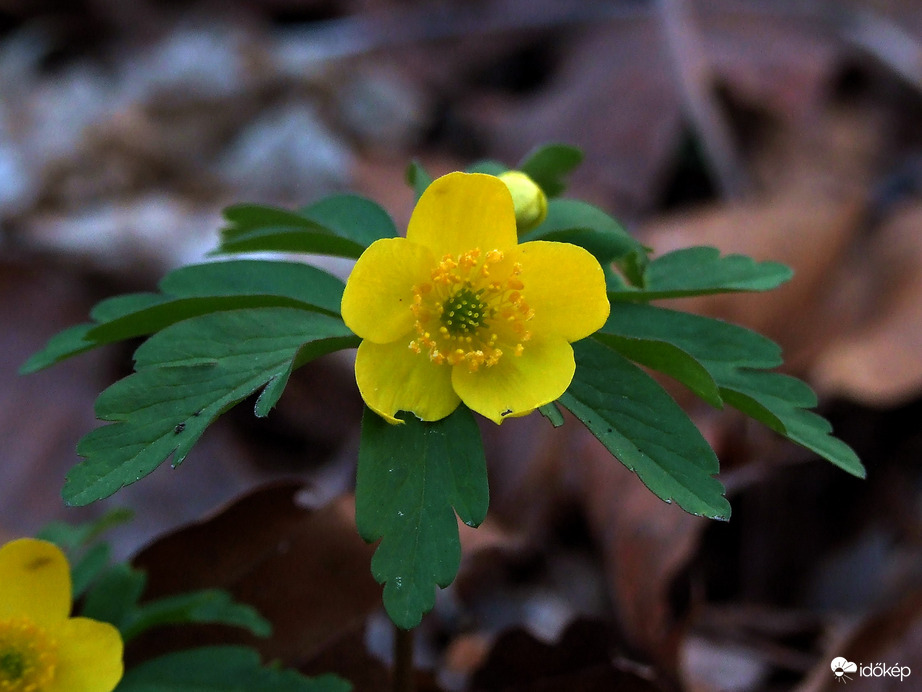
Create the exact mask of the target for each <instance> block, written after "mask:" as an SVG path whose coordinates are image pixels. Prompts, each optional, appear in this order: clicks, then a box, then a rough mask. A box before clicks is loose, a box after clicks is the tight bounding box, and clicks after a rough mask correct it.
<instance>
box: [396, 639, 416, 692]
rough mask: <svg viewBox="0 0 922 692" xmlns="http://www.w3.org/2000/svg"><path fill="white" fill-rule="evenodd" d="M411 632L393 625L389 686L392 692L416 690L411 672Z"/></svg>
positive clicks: (414, 679)
mask: <svg viewBox="0 0 922 692" xmlns="http://www.w3.org/2000/svg"><path fill="white" fill-rule="evenodd" d="M413 632H414V631H413V630H404V629H401V628H399V627H397V626H396V625H394V669H393V678H392V686H391V689H392V690H393V692H416V678H415V676H414V674H413Z"/></svg>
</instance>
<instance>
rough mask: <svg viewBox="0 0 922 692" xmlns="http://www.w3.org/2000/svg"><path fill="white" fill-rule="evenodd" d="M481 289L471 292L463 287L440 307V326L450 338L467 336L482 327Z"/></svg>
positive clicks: (485, 313)
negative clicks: (441, 325) (442, 326)
mask: <svg viewBox="0 0 922 692" xmlns="http://www.w3.org/2000/svg"><path fill="white" fill-rule="evenodd" d="M481 294H483V289H481V290H479V291H476V292H474V291H472V290H471V289H470V287H467V286H466V287H464V288H461V289H460V290H458V291H456V292H455V293H454V294H453V295H452V296H451V297H450V298H449V299H448V300H446V301H445V304H444V305H443V306H442V316H441V319H442V324H443V325H444V326H445V328H446V329H447V330H448V333H449V334H451V335H452V336H469V335H471V334H473V333H474V332H476V331H477V330H478V329H480V328H481V327H483V326H484V323H485V321H486V318H487V306H486V303H484V302H483V300H481V298H480V296H481Z"/></svg>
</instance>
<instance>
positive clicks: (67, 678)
mask: <svg viewBox="0 0 922 692" xmlns="http://www.w3.org/2000/svg"><path fill="white" fill-rule="evenodd" d="M54 635H55V638H56V639H57V642H58V651H57V667H56V669H55V676H54V681H53V682H52V683H51V685H50V686H48V687H47V689H46V691H45V692H111V691H112V690H113V689H115V686H116V685H117V684H118V681H119V680H120V679H121V677H122V672H123V670H124V668H123V664H122V648H123V645H122V638H121V636H120V635H119V633H118V630H117V629H115V628H114V627H113V626H112V625H110V624H109V623H106V622H97V621H96V620H90V619H89V618H72V619H70V620H67V621H66V622H64V623H62V624H61V626H60V627H58V628H56V629H55V631H54Z"/></svg>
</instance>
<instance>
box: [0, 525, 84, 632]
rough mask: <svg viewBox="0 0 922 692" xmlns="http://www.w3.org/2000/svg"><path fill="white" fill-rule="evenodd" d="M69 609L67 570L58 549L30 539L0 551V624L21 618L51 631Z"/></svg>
mask: <svg viewBox="0 0 922 692" xmlns="http://www.w3.org/2000/svg"><path fill="white" fill-rule="evenodd" d="M70 606H71V585H70V567H69V566H68V564H67V558H65V557H64V553H62V552H61V550H60V548H58V547H57V546H56V545H54V544H53V543H49V542H47V541H40V540H36V539H34V538H21V539H19V540H15V541H11V542H9V543H7V544H6V545H4V546H3V547H0V620H5V619H7V618H11V617H13V616H18V615H22V616H26V617H28V618H29V619H30V620H31V621H32V622H34V623H35V624H37V625H39V626H42V627H49V626H52V627H53V626H55V625H56V624H57V623H59V622H62V621H64V620H65V619H67V616H68V615H70Z"/></svg>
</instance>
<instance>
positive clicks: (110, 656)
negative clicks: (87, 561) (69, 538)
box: [0, 538, 123, 692]
mask: <svg viewBox="0 0 922 692" xmlns="http://www.w3.org/2000/svg"><path fill="white" fill-rule="evenodd" d="M70 609H71V581H70V568H69V567H68V564H67V558H65V557H64V553H62V552H61V551H60V549H58V548H57V547H56V546H55V545H53V544H51V543H47V542H45V541H39V540H35V539H32V538H22V539H19V540H16V541H12V542H10V543H7V544H6V545H4V546H2V547H0V692H110V691H111V690H113V689H114V688H115V686H116V685H117V684H118V681H119V680H120V679H121V677H122V670H123V668H122V638H121V636H120V635H119V633H118V630H117V629H115V627H113V626H112V625H110V624H108V623H103V622H97V621H95V620H90V619H89V618H72V617H69V615H70Z"/></svg>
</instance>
